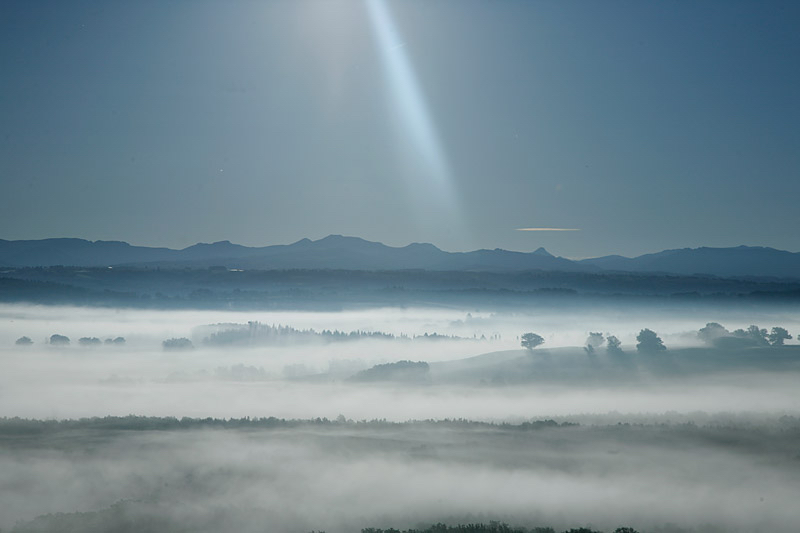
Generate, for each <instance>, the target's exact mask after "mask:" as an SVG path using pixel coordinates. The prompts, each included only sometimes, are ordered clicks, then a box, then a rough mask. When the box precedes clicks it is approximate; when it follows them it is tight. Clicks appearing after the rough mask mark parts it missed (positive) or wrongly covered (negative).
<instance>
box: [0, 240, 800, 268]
mask: <svg viewBox="0 0 800 533" xmlns="http://www.w3.org/2000/svg"><path fill="white" fill-rule="evenodd" d="M0 265H2V266H5V267H38V266H55V265H65V266H85V267H102V266H131V267H160V268H185V267H191V268H208V267H212V266H224V267H227V268H237V269H246V270H285V269H337V270H409V269H416V270H433V271H488V272H520V271H526V270H547V271H565V272H609V271H611V272H651V273H652V272H660V273H666V274H680V275H709V276H720V277H773V278H800V253H792V252H787V251H783V250H776V249H774V248H765V247H753V246H738V247H733V248H707V247H703V248H682V249H676V250H665V251H663V252H658V253H653V254H646V255H641V256H638V257H632V258H629V257H623V256H619V255H609V256H604V257H597V258H592V259H583V260H571V259H566V258H563V257H556V256H554V255H552V254H550V253H549V252H548V251H547V250H545V249H544V248H539V249H538V250H536V251H534V252H527V253H525V252H513V251H508V250H502V249H499V248H497V249H494V250H486V249H482V250H475V251H471V252H446V251H443V250H440V249H439V248H437V247H436V246H434V245H432V244H422V243H413V244H409V245H408V246H403V247H392V246H387V245H385V244H382V243H379V242H371V241H366V240H364V239H360V238H358V237H344V236H341V235H329V236H328V237H325V238H323V239H319V240H316V241H312V240H309V239H302V240H300V241H297V242H295V243H293V244H286V245H274V246H264V247H248V246H242V245H238V244H233V243H231V242H229V241H220V242H215V243H212V244H206V243H199V244H195V245H193V246H189V247H188V248H184V249H182V250H174V249H170V248H151V247H145V246H132V245H130V244H128V243H126V242H120V241H88V240H84V239H42V240H18V241H9V240H2V239H0Z"/></svg>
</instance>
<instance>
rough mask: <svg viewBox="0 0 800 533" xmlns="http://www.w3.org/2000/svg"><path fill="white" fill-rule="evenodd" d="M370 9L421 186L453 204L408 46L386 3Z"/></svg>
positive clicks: (377, 0)
mask: <svg viewBox="0 0 800 533" xmlns="http://www.w3.org/2000/svg"><path fill="white" fill-rule="evenodd" d="M367 9H368V11H369V17H370V21H371V22H372V28H373V31H374V32H375V36H376V39H377V41H378V45H379V48H380V53H381V57H382V59H383V65H384V69H385V71H386V76H387V79H388V81H389V85H390V87H391V91H392V101H393V103H394V107H395V111H396V113H397V116H398V119H399V122H400V124H401V125H402V128H403V132H404V133H405V134H406V135H407V136H408V140H409V143H410V145H411V147H412V149H413V152H414V155H415V157H417V158H419V159H418V161H419V163H421V165H419V166H418V167H417V168H415V169H414V170H415V171H417V172H421V173H422V175H423V176H424V177H425V183H424V184H422V186H424V187H426V188H427V189H428V191H427V192H430V191H431V189H433V190H434V191H435V192H436V193H437V196H439V197H440V198H441V200H442V201H445V202H447V203H450V204H452V203H453V201H454V199H453V186H452V177H451V172H450V168H449V166H448V163H447V158H446V156H445V153H444V150H443V149H442V146H441V142H440V141H439V138H438V135H437V133H436V128H435V127H434V124H433V121H432V119H431V114H430V112H429V111H428V108H427V106H426V104H425V99H424V97H423V95H422V91H421V89H420V87H419V83H418V82H417V78H416V75H415V73H414V70H413V68H412V67H411V63H410V61H409V59H408V55H407V54H406V46H405V43H404V42H403V41H402V40H401V39H400V35H399V33H398V31H397V28H396V27H395V24H394V21H393V20H392V16H391V14H390V13H389V10H388V8H387V6H386V2H385V0H367Z"/></svg>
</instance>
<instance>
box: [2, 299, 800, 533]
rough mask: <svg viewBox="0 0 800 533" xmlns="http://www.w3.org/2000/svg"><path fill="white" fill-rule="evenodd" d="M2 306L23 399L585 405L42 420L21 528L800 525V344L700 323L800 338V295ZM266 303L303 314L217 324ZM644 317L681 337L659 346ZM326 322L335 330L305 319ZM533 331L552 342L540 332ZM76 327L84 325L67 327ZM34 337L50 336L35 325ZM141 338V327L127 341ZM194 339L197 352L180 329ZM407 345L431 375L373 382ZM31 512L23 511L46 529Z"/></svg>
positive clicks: (12, 378)
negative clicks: (231, 424) (671, 308)
mask: <svg viewBox="0 0 800 533" xmlns="http://www.w3.org/2000/svg"><path fill="white" fill-rule="evenodd" d="M0 321H1V322H0V417H9V418H11V417H22V418H35V419H42V420H62V419H75V418H80V417H104V416H109V415H114V416H125V415H129V414H135V415H144V416H160V417H177V418H181V417H195V418H205V417H218V418H241V417H254V418H260V417H270V416H272V417H278V418H287V419H314V418H317V417H327V418H328V419H331V420H334V419H337V418H339V420H348V419H349V420H351V421H356V422H358V421H362V420H372V419H386V420H388V421H397V422H402V421H407V420H424V419H433V420H442V419H445V418H450V419H457V418H463V419H468V420H477V421H486V422H496V423H499V422H511V423H520V422H524V421H530V420H543V419H549V418H553V419H556V420H558V421H574V422H580V426H562V427H546V428H543V429H538V430H535V431H521V430H519V429H513V428H512V429H509V428H503V427H499V426H498V427H489V426H479V427H455V426H446V425H441V424H439V425H390V426H388V427H381V426H379V425H376V424H356V423H340V424H334V425H323V426H319V427H314V426H308V425H303V426H300V427H291V428H278V429H274V428H273V429H259V428H249V429H247V428H246V429H242V430H239V429H224V430H223V429H215V430H212V429H208V428H207V429H198V428H195V429H175V430H165V431H160V432H153V431H138V430H137V431H122V430H113V431H106V432H103V431H100V430H98V429H97V428H80V427H78V428H77V429H75V428H73V429H70V430H64V431H58V432H55V433H52V434H50V433H47V434H41V435H39V434H36V433H26V432H25V431H23V432H21V433H15V430H8V428H5V427H4V428H0V472H3V475H2V476H0V528H4V529H5V528H9V527H12V526H13V525H14V524H15V523H16V522H17V521H18V520H22V521H30V520H32V519H34V518H35V517H36V516H38V515H41V514H44V513H55V512H72V513H74V512H90V511H91V512H98V513H100V514H102V513H111V514H113V513H115V512H116V513H117V515H119V513H122V514H124V515H125V516H134V515H136V514H137V513H139V514H143V515H153V516H157V517H160V518H159V519H163V520H165V521H166V522H164V523H165V524H173V521H174V522H175V523H181V524H185V525H186V527H187V528H188V529H186V530H194V529H197V530H200V529H203V528H206V530H214V528H216V529H227V530H241V531H251V530H252V531H255V530H261V531H263V530H264V529H265V523H266V524H268V527H266V529H267V530H282V531H299V532H303V531H305V532H307V531H310V530H312V529H316V530H327V531H329V532H332V531H358V530H359V529H360V528H362V527H373V526H374V527H378V526H379V527H390V526H393V527H411V526H416V525H419V524H421V523H425V522H428V523H430V522H433V521H439V520H442V521H447V522H448V523H457V522H459V521H460V522H463V521H469V520H472V521H475V520H484V521H485V520H490V519H498V520H504V521H507V522H513V523H518V524H523V525H529V526H533V525H542V526H553V527H556V528H560V527H561V528H566V527H577V526H579V525H587V524H592V525H594V526H595V527H599V528H605V530H607V531H610V530H613V528H615V527H617V526H620V525H631V526H634V527H636V528H637V529H639V530H641V531H656V530H657V529H654V528H656V527H657V526H658V527H665V526H664V524H667V523H673V524H677V526H675V527H673V528H672V529H669V528H667V529H661V531H679V530H680V529H679V527H691V528H695V529H696V530H697V531H703V530H711V529H710V528H711V526H708V527H706V526H707V525H708V524H712V525H713V526H714V527H717V528H719V530H720V531H797V530H800V517H798V515H797V513H796V512H794V511H792V509H793V508H794V506H795V502H796V501H798V497H800V490H799V489H798V487H800V483H798V482H800V459H799V458H800V456H798V450H797V442H798V441H797V437H798V435H800V424H798V422H797V420H796V419H795V418H793V417H796V416H798V414H800V392H799V391H798V388H797V383H798V378H800V357H798V351H800V347H798V346H797V340H796V339H792V340H790V341H788V342H787V343H786V346H783V347H780V346H775V347H770V346H768V347H765V348H759V349H753V350H750V351H748V350H740V351H738V352H733V351H732V352H730V353H729V352H726V351H725V350H720V349H715V350H710V349H708V348H707V347H703V346H702V344H701V342H700V341H699V340H698V337H697V331H698V329H699V328H702V327H703V326H704V325H705V324H706V323H707V322H719V323H721V324H723V325H724V326H725V327H727V328H728V329H729V330H733V329H737V328H747V327H748V326H749V325H751V324H758V325H759V326H760V327H762V328H771V327H773V326H781V327H784V328H786V329H787V330H788V331H789V333H791V334H793V335H796V334H797V333H800V313H797V312H794V311H792V310H790V309H789V308H780V309H768V308H750V309H742V308H738V309H737V308H727V309H711V308H708V307H703V308H696V309H688V310H687V309H683V310H681V312H680V313H675V312H665V311H663V310H659V309H657V308H655V307H629V308H625V307H621V306H617V307H606V308H603V309H575V308H570V309H566V308H565V309H561V310H556V311H553V312H549V313H542V312H538V311H537V312H535V313H534V312H531V313H529V314H525V313H515V314H494V313H490V312H486V311H481V310H468V309H441V308H437V309H374V310H369V311H354V312H340V313H308V312H285V313H277V312H275V313H271V312H252V313H241V312H220V311H142V310H116V309H96V308H95V309H93V308H65V307H35V306H0ZM249 322H258V323H259V324H261V325H264V326H265V327H267V326H271V325H275V326H278V325H281V326H287V327H289V328H293V329H291V332H292V333H291V334H290V335H288V336H286V337H281V338H280V341H279V342H245V343H244V344H242V343H233V344H229V345H228V344H220V343H216V344H213V343H212V344H209V343H208V342H204V339H206V338H208V337H209V336H210V335H211V334H212V333H213V332H219V331H225V330H226V328H237V327H238V328H239V330H238V331H239V332H240V333H241V331H247V328H248V326H247V324H248V323H249ZM219 324H223V325H222V326H219ZM225 324H227V325H225ZM231 324H238V325H240V326H231ZM209 326H211V327H209ZM250 327H251V328H252V326H250ZM258 327H260V326H258ZM242 328H244V329H242ZM643 328H650V329H652V330H654V331H656V332H657V333H658V335H659V336H660V337H661V338H662V339H663V341H664V343H665V344H666V346H667V348H668V350H667V351H666V352H661V353H658V354H654V355H649V356H645V355H642V354H638V353H637V351H636V348H635V344H636V339H635V337H636V335H637V333H638V332H639V331H640V330H641V329H643ZM267 329H268V331H270V332H271V331H277V330H272V329H269V328H267ZM308 329H313V330H314V331H315V332H316V334H314V335H310V334H306V333H302V332H303V331H305V330H308ZM325 330H330V331H334V330H339V331H343V332H345V333H349V332H351V331H360V332H379V333H382V334H387V335H391V336H393V337H391V338H370V337H368V336H366V335H364V336H362V337H359V338H358V339H357V340H341V339H338V340H331V339H332V337H323V336H322V335H319V333H320V332H323V331H325ZM526 332H535V333H538V334H540V335H541V336H542V337H543V338H544V340H545V342H544V344H543V345H542V346H540V347H537V348H535V349H534V350H532V351H525V350H522V349H521V347H520V340H519V337H520V336H521V335H522V334H523V333H526ZM589 332H601V333H603V334H604V335H606V336H607V335H615V336H616V337H618V338H619V339H620V340H621V341H622V350H623V353H621V354H618V355H617V356H613V355H611V352H606V350H605V348H598V350H597V352H596V353H594V354H589V353H587V352H584V350H583V346H584V344H585V342H586V339H587V335H588V334H589ZM54 334H58V335H63V336H66V337H69V339H70V342H69V344H62V345H59V344H55V343H51V342H49V339H50V336H51V335H54ZM426 334H427V337H426ZM433 334H436V336H434V335H433ZM237 335H238V333H237ZM23 336H24V337H28V338H29V339H30V340H31V341H32V343H30V344H27V345H25V344H17V343H16V341H17V339H19V338H21V337H23ZM118 337H122V338H124V343H123V342H118V343H114V342H109V343H105V342H104V341H105V340H106V339H110V340H112V341H113V339H116V338H118ZM81 338H85V339H91V338H96V339H97V341H85V342H84V343H81V342H80V340H79V339H81ZM179 338H186V339H189V340H190V341H191V343H192V345H193V348H191V349H185V350H170V349H165V348H164V346H163V344H162V343H163V341H165V340H168V339H179ZM235 338H237V339H238V338H239V337H235ZM245 340H247V339H245ZM250 340H252V339H250ZM570 347H572V348H570ZM482 354H487V355H482ZM477 356H480V357H477ZM468 358H471V359H468ZM465 359H468V360H467V361H462V360H465ZM397 361H413V362H417V361H424V362H427V363H428V364H429V365H427V366H424V368H423V370H424V376H423V379H411V380H408V379H399V380H398V379H386V380H381V379H378V380H374V379H358V377H359V376H364V375H365V374H363V372H362V371H365V370H367V369H370V368H371V367H374V366H375V365H382V364H386V363H394V362H397ZM386 368H393V367H391V365H389V366H388V367H386ZM416 368H417V367H412V369H416ZM373 370H374V369H373ZM360 373H361V374H360ZM394 375H398V374H394ZM400 375H402V374H400ZM609 413H610V414H609ZM720 413H723V414H720ZM339 415H343V416H342V417H340V416H339ZM786 415H788V416H786ZM720 417H722V418H720ZM720 420H723V421H720ZM618 422H636V423H638V422H642V423H644V424H645V425H642V426H637V425H634V426H617V425H616V424H617V423H618ZM686 422H693V423H696V424H697V426H694V425H690V426H686V425H683V424H684V423H686ZM7 423H8V421H6V424H7ZM651 423H655V424H654V425H650V424H651ZM662 423H665V424H666V425H660V424H662ZM594 424H598V425H596V426H595V425H594ZM120 501H122V503H117V502H120ZM115 504H116V506H117V507H114V508H111V507H110V506H114V505H115ZM120 506H122V507H124V509H122V511H120V509H121V507H120ZM109 509H112V510H109ZM113 509H116V511H113ZM112 511H113V512H112ZM117 511H119V512H117ZM123 511H124V512H123ZM103 516H105V515H103ZM98 519H99V518H98ZM42 520H44V519H42ZM215 520H216V522H215ZM45 522H46V520H45ZM43 523H44V522H41V524H43ZM32 524H33V523H27V526H25V527H28V526H30V527H29V529H24V528H23V529H20V530H19V531H29V530H30V531H33V530H36V529H35V527H34V525H35V524H33V525H32ZM41 524H40V525H41ZM215 524H216V525H215ZM704 524H705V525H706V526H704ZM201 526H202V527H201ZM20 527H21V528H22V526H20ZM42 527H43V529H42V530H48V529H47V527H44V526H42ZM165 527H166V526H165ZM169 527H172V526H171V525H169ZM31 528H32V529H31ZM259 528H260V529H259ZM676 528H677V529H676ZM100 530H102V529H100Z"/></svg>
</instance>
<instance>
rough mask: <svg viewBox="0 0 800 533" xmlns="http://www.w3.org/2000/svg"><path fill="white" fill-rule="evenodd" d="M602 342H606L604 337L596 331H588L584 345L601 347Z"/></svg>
mask: <svg viewBox="0 0 800 533" xmlns="http://www.w3.org/2000/svg"><path fill="white" fill-rule="evenodd" d="M604 342H606V339H605V337H603V334H602V333H600V332H597V331H590V332H589V337H587V338H586V346H591V347H592V348H593V349H594V348H599V347H601V346H602V345H603V343H604Z"/></svg>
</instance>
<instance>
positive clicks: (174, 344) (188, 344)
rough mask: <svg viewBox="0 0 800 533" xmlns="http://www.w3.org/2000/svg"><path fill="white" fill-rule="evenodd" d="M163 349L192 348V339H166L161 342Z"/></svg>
mask: <svg viewBox="0 0 800 533" xmlns="http://www.w3.org/2000/svg"><path fill="white" fill-rule="evenodd" d="M161 345H162V346H163V347H164V349H165V350H191V349H192V348H194V345H193V344H192V341H190V340H189V339H187V338H186V337H181V338H180V339H167V340H165V341H164V342H162V343H161Z"/></svg>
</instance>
